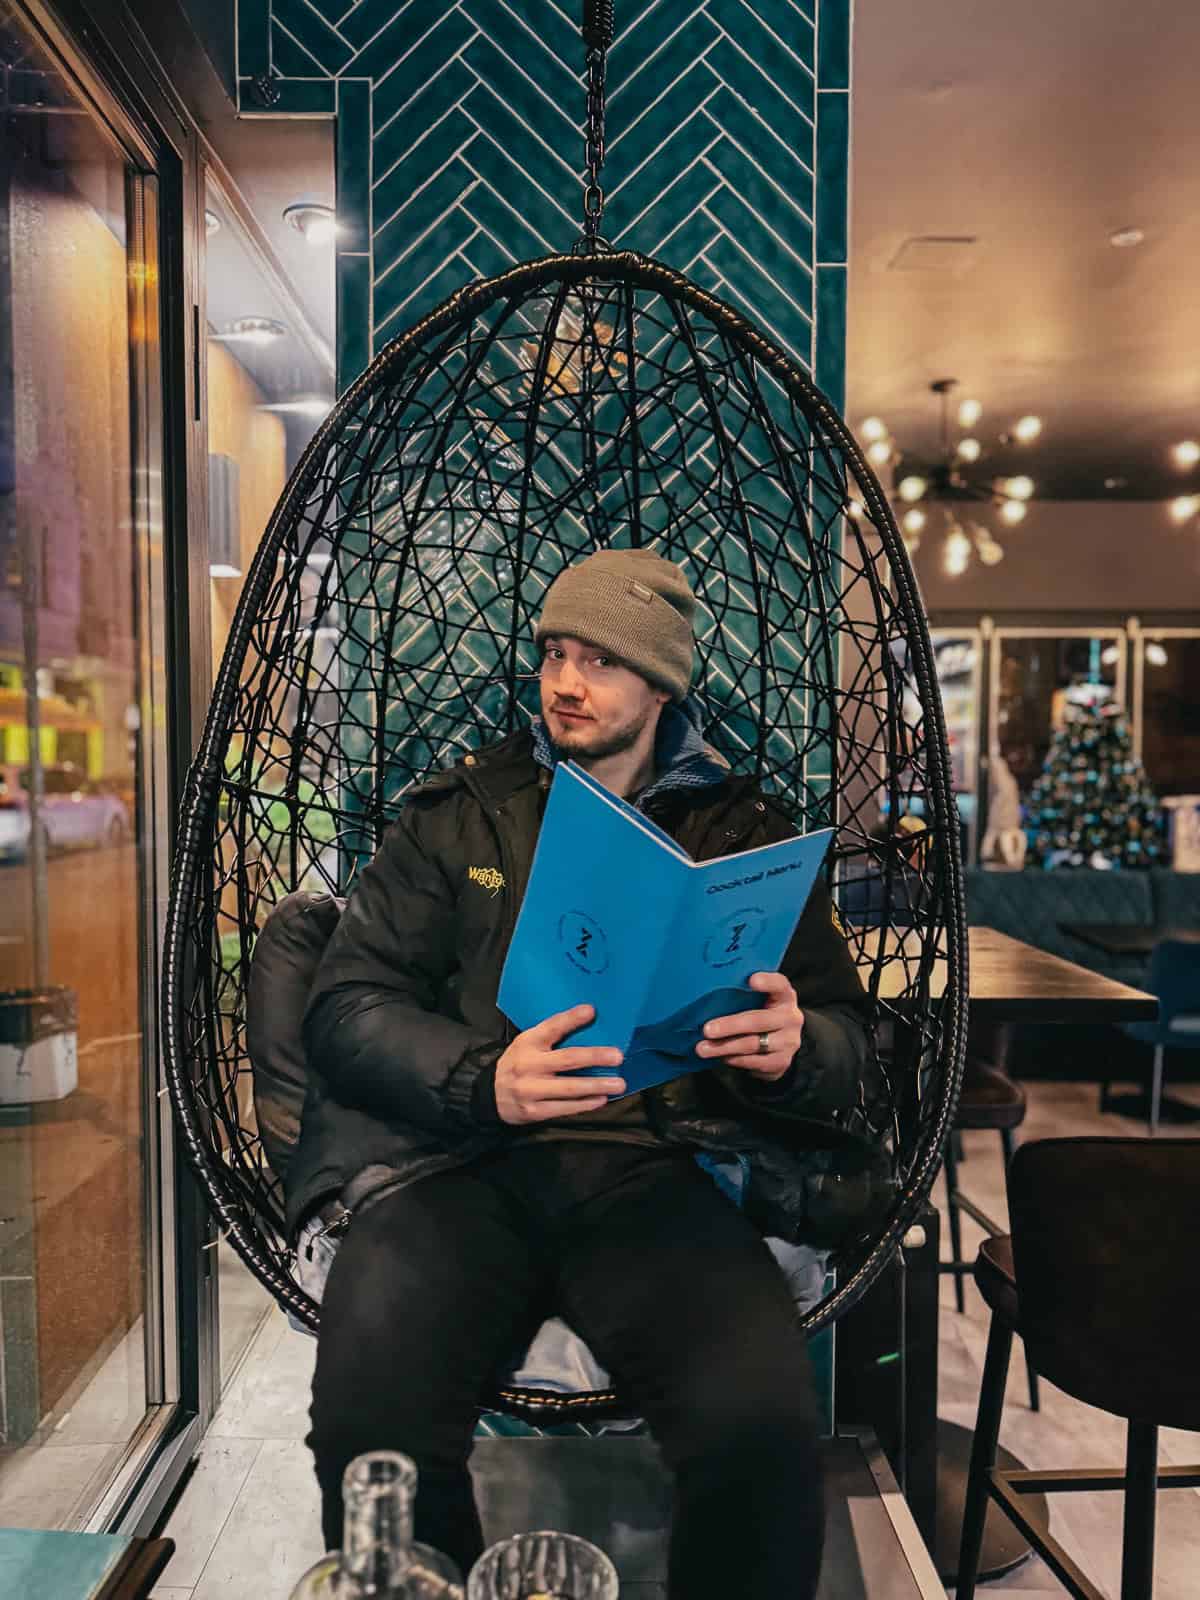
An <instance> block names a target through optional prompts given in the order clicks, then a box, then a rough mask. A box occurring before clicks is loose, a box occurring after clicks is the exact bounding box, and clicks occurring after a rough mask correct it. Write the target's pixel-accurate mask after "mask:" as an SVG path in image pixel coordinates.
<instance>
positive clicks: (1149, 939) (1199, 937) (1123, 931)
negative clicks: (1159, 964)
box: [1058, 922, 1200, 956]
mask: <svg viewBox="0 0 1200 1600" xmlns="http://www.w3.org/2000/svg"><path fill="white" fill-rule="evenodd" d="M1058 926H1059V929H1060V931H1061V932H1063V933H1067V934H1070V936H1071V938H1072V939H1079V940H1081V941H1082V943H1084V944H1090V945H1091V946H1092V947H1093V948H1094V949H1096V950H1103V951H1104V952H1105V954H1106V955H1110V956H1148V955H1149V954H1150V953H1151V951H1152V950H1153V949H1154V946H1155V945H1156V944H1159V943H1160V942H1161V941H1162V940H1163V939H1182V940H1183V941H1184V942H1185V943H1187V944H1200V928H1160V927H1158V926H1156V924H1154V923H1152V922H1060V923H1059V925H1058Z"/></svg>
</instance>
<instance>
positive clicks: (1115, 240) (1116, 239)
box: [1108, 228, 1146, 250]
mask: <svg viewBox="0 0 1200 1600" xmlns="http://www.w3.org/2000/svg"><path fill="white" fill-rule="evenodd" d="M1145 238H1146V232H1145V229H1144V228H1118V229H1117V231H1116V233H1110V234H1109V236H1108V242H1109V244H1111V245H1112V247H1113V249H1114V250H1132V249H1133V248H1134V246H1135V245H1139V244H1143V243H1144V242H1145Z"/></svg>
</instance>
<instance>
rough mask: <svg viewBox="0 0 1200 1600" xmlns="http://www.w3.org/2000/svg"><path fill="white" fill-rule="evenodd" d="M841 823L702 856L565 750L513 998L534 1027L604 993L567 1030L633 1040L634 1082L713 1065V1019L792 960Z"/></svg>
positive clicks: (526, 915)
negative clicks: (583, 1022)
mask: <svg viewBox="0 0 1200 1600" xmlns="http://www.w3.org/2000/svg"><path fill="white" fill-rule="evenodd" d="M832 836H833V830H832V829H830V828H825V829H822V830H821V831H820V832H818V833H810V834H805V835H803V836H800V837H797V838H794V839H782V840H780V841H778V842H777V843H775V844H768V845H761V846H759V848H758V849H756V850H744V851H741V852H739V853H738V854H736V855H731V856H721V857H719V858H718V859H716V860H714V861H704V862H695V861H693V860H692V859H691V857H690V856H689V855H688V853H687V852H686V851H685V850H684V849H683V848H682V847H681V846H680V845H678V844H676V842H675V841H674V840H673V839H672V838H671V837H670V835H669V834H667V833H664V832H663V830H662V829H661V828H659V827H657V826H656V825H655V824H654V823H653V822H651V821H650V819H649V818H648V817H644V816H643V815H642V814H641V812H640V811H638V810H636V808H635V807H633V806H631V805H629V804H628V802H627V801H625V800H622V799H620V798H619V797H618V796H617V795H614V794H611V793H610V792H609V791H608V790H607V789H606V788H605V787H604V786H603V784H600V783H598V782H597V781H596V780H595V779H594V778H593V777H592V776H591V775H590V774H589V773H587V772H585V771H584V770H583V768H582V767H579V766H577V765H576V764H575V763H574V762H573V761H566V762H560V763H559V765H558V767H557V768H556V769H555V775H554V782H553V784H552V785H551V787H550V796H549V799H548V800H547V803H546V814H545V817H544V819H543V821H542V828H541V833H540V835H539V837H538V843H537V850H536V853H535V855H534V859H533V868H532V870H531V872H530V876H529V883H528V886H527V888H526V890H525V898H524V900H523V901H522V904H521V910H520V914H519V916H518V918H517V925H516V928H515V930H514V933H513V937H512V942H511V944H510V945H509V950H508V957H507V959H506V961H505V963H504V971H503V973H502V974H501V978H500V993H499V1005H500V1009H501V1010H502V1011H503V1012H504V1014H505V1015H506V1016H507V1017H508V1018H509V1019H510V1020H511V1021H512V1022H513V1023H514V1024H515V1025H516V1026H517V1027H518V1028H520V1029H521V1030H524V1029H526V1028H532V1027H533V1026H535V1025H536V1024H537V1023H539V1022H543V1021H545V1019H546V1018H547V1017H548V1016H551V1015H552V1014H553V1013H554V1012H556V1011H565V1010H567V1009H568V1008H569V1007H571V1006H577V1005H584V1004H590V1005H593V1006H595V1008H596V1015H595V1018H594V1020H593V1021H592V1022H590V1023H589V1024H588V1026H587V1027H586V1028H581V1029H579V1030H578V1032H576V1033H573V1034H572V1035H571V1036H570V1038H569V1039H567V1040H566V1041H564V1042H565V1043H566V1044H569V1045H587V1044H594V1045H607V1046H613V1047H615V1048H616V1049H619V1050H622V1051H623V1052H624V1054H625V1062H624V1065H623V1066H622V1067H621V1068H620V1069H618V1070H619V1071H620V1075H621V1076H622V1077H623V1078H624V1079H625V1082H626V1086H627V1089H626V1092H627V1093H629V1094H633V1093H636V1092H637V1091H638V1090H640V1089H646V1088H649V1087H650V1086H651V1085H652V1084H656V1083H665V1082H667V1081H668V1079H671V1078H675V1077H678V1076H680V1074H681V1073H685V1072H695V1071H700V1070H703V1068H705V1067H706V1066H709V1065H711V1061H706V1060H705V1059H704V1057H702V1056H698V1055H696V1053H695V1047H696V1045H697V1044H698V1043H699V1041H700V1036H701V1030H702V1028H703V1026H704V1024H705V1023H706V1022H708V1021H711V1019H712V1018H714V1017H720V1016H726V1015H728V1014H730V1013H732V1012H736V1011H747V1010H752V1009H754V1008H755V1007H757V1006H760V1005H761V1004H762V1003H763V998H764V997H763V996H762V995H761V994H760V993H759V992H758V991H757V990H755V989H751V988H749V987H748V980H749V978H750V976H751V974H752V973H755V972H771V971H774V970H776V969H777V968H778V966H779V963H780V961H781V960H782V958H783V954H784V951H785V950H786V949H787V947H788V943H789V942H790V940H791V937H792V934H793V933H794V932H795V929H796V924H797V923H798V922H799V920H800V916H801V913H802V912H803V910H804V907H805V904H806V902H807V900H808V897H809V894H810V892H811V890H812V886H813V883H814V881H815V880H816V876H817V873H818V872H819V871H820V868H821V863H822V861H823V860H824V858H825V853H826V851H827V849H828V848H829V841H830V839H831V838H832ZM585 1070H586V1071H589V1072H593V1073H594V1075H600V1076H611V1075H612V1069H611V1068H607V1067H605V1068H595V1069H591V1068H588V1069H585Z"/></svg>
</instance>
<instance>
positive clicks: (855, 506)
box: [846, 500, 867, 522]
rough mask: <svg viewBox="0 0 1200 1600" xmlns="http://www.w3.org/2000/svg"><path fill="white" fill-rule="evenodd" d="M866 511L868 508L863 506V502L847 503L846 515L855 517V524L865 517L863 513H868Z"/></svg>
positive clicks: (853, 501) (852, 501)
mask: <svg viewBox="0 0 1200 1600" xmlns="http://www.w3.org/2000/svg"><path fill="white" fill-rule="evenodd" d="M866 509H867V508H866V506H864V505H863V503H862V501H861V500H847V501H846V515H847V516H848V517H853V518H854V520H855V522H857V521H858V519H859V518H860V517H861V516H862V515H863V513H864V512H865V511H866Z"/></svg>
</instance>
